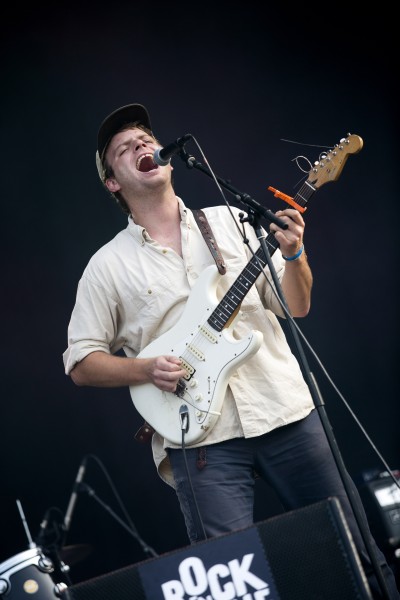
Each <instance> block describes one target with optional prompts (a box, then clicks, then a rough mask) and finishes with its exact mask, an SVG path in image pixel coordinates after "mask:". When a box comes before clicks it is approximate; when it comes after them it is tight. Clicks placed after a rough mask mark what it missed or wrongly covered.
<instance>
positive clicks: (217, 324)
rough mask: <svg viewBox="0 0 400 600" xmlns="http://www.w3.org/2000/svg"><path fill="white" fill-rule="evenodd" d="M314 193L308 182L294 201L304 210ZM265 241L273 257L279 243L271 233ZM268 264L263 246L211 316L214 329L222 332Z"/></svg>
mask: <svg viewBox="0 0 400 600" xmlns="http://www.w3.org/2000/svg"><path fill="white" fill-rule="evenodd" d="M314 192H315V188H314V187H313V186H312V185H311V184H310V182H309V181H306V182H305V183H304V184H303V186H302V187H301V189H300V190H299V191H298V192H297V194H296V195H295V197H294V201H295V202H296V204H298V205H299V206H301V207H302V208H305V207H306V205H307V202H308V200H309V199H310V198H311V196H312V195H313V193H314ZM265 241H266V245H267V248H268V249H269V254H270V256H272V255H273V254H274V252H275V250H276V249H277V248H279V243H278V241H277V240H276V237H275V235H274V234H273V233H271V232H270V233H269V234H268V236H267V238H266V240H265ZM266 264H267V263H266V260H265V256H264V250H263V248H262V246H260V247H259V248H258V250H257V252H255V254H254V255H253V256H252V257H251V259H250V261H249V262H248V263H247V265H246V266H245V268H244V269H243V271H242V272H241V273H240V275H239V277H238V278H237V279H236V280H235V282H234V283H233V284H232V285H231V287H230V288H229V290H228V291H227V292H226V294H225V296H224V297H223V298H222V300H221V302H220V303H219V304H218V306H217V307H216V308H215V310H214V311H213V312H212V314H211V316H210V317H209V318H208V319H207V322H208V324H209V325H211V327H213V329H215V330H216V331H222V329H223V328H224V327H225V326H226V324H227V323H228V321H229V319H231V317H232V315H233V314H234V313H235V311H236V310H237V308H238V307H239V306H240V304H241V303H242V302H243V299H244V298H245V296H246V294H247V293H248V292H249V291H250V288H251V287H252V285H253V284H254V283H255V281H256V279H257V278H258V276H259V275H260V273H261V271H262V270H263V268H264V267H265V265H266Z"/></svg>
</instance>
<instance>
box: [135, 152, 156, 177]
mask: <svg viewBox="0 0 400 600" xmlns="http://www.w3.org/2000/svg"><path fill="white" fill-rule="evenodd" d="M136 168H137V170H138V171H141V172H142V173H148V172H149V171H153V169H157V165H156V163H155V162H154V160H153V154H142V156H139V158H138V159H137V161H136Z"/></svg>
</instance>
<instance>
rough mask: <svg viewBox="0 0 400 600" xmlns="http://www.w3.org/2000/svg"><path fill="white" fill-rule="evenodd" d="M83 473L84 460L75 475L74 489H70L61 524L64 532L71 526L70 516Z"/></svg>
mask: <svg viewBox="0 0 400 600" xmlns="http://www.w3.org/2000/svg"><path fill="white" fill-rule="evenodd" d="M85 471H86V458H84V459H83V461H82V463H81V465H80V467H79V470H78V473H77V475H76V479H75V483H74V487H73V488H72V493H71V497H70V499H69V502H68V507H67V510H66V513H65V517H64V523H63V530H64V531H68V530H69V527H70V525H71V519H72V515H73V512H74V509H75V504H76V501H77V499H78V492H79V487H80V484H81V483H82V480H83V477H84V475H85Z"/></svg>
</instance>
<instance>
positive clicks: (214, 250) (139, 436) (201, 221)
mask: <svg viewBox="0 0 400 600" xmlns="http://www.w3.org/2000/svg"><path fill="white" fill-rule="evenodd" d="M192 212H193V215H194V218H195V219H196V223H197V225H198V226H199V229H200V231H201V233H202V234H203V237H204V239H205V241H206V244H207V246H208V247H209V249H210V252H211V254H212V257H213V259H214V260H215V264H216V265H217V268H218V271H219V273H220V274H221V275H225V273H226V266H225V263H224V259H223V258H222V254H221V251H220V249H219V247H218V244H217V241H216V239H215V238H214V236H213V232H212V230H211V227H210V224H209V222H208V220H207V217H206V215H205V214H204V212H203V211H202V210H201V209H199V210H193V211H192ZM153 433H154V429H153V427H152V426H151V425H149V424H148V423H147V421H145V422H144V423H143V425H142V426H141V427H140V428H139V429H138V430H137V432H136V433H135V440H136V441H137V442H141V443H142V444H144V443H146V442H150V441H151V438H152V437H153Z"/></svg>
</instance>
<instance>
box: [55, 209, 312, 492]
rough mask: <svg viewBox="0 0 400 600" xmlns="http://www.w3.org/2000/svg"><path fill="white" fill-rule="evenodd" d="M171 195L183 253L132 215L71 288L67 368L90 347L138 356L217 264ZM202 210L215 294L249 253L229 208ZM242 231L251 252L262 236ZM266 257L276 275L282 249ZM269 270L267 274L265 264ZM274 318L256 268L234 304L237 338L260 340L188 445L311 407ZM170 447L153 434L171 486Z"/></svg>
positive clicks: (272, 301)
mask: <svg viewBox="0 0 400 600" xmlns="http://www.w3.org/2000/svg"><path fill="white" fill-rule="evenodd" d="M177 202H178V203H179V208H180V214H181V233H182V255H183V258H181V257H180V256H178V255H177V254H176V253H175V252H174V251H173V250H171V249H169V248H164V247H162V246H161V245H160V244H158V243H157V242H156V241H155V240H152V239H151V238H150V237H149V235H148V234H147V232H146V230H145V229H144V228H143V227H141V226H139V225H137V224H135V222H134V221H133V219H132V218H131V217H129V219H128V226H127V227H126V229H124V230H123V231H121V232H120V233H118V234H117V235H116V236H115V238H114V239H112V240H111V241H110V242H109V243H107V244H106V245H104V246H103V247H102V248H100V249H99V250H98V251H97V252H96V253H95V254H94V255H93V257H92V258H91V260H90V261H89V263H88V265H87V267H86V269H85V271H84V273H83V275H82V278H81V280H80V282H79V285H78V291H77V296H76V303H75V306H74V309H73V312H72V315H71V320H70V323H69V327H68V348H67V349H66V351H65V352H64V355H63V360H64V366H65V372H66V374H69V373H70V371H71V370H72V369H73V367H74V365H75V364H76V363H77V362H79V361H81V360H82V359H83V358H85V356H87V355H88V354H90V353H91V352H94V351H103V352H107V353H110V354H114V353H116V352H117V351H119V350H121V349H123V351H124V352H125V354H126V356H128V357H136V356H137V355H138V354H139V353H140V352H141V351H142V350H143V348H145V347H146V346H147V345H148V344H149V343H150V342H152V341H153V340H155V339H156V338H158V337H159V336H161V335H162V334H164V333H165V332H167V331H168V330H169V329H170V328H171V327H172V326H174V325H175V324H176V323H177V322H178V321H179V318H180V316H181V314H182V311H183V309H184V306H185V304H186V302H187V299H188V297H189V295H190V294H191V291H192V288H193V286H194V285H195V284H196V281H197V278H198V277H199V275H200V273H201V272H202V271H203V270H204V269H205V268H206V267H207V266H209V265H212V264H215V263H214V260H213V257H212V255H211V253H210V250H209V248H208V247H207V245H206V243H205V241H204V238H203V236H202V234H201V232H200V230H199V228H198V226H197V224H196V221H195V219H194V217H193V214H192V212H191V211H190V210H189V209H187V208H186V207H185V205H184V203H183V202H182V200H181V199H180V198H177ZM203 210H204V212H205V214H206V215H207V219H208V221H209V224H210V226H211V229H212V231H213V234H214V237H215V239H216V240H217V242H218V245H219V248H220V250H221V253H222V256H223V258H224V262H225V264H226V267H227V272H226V274H225V275H221V276H220V279H219V281H218V288H217V292H218V297H222V296H223V295H224V294H225V293H226V291H227V290H228V289H229V288H230V286H231V285H232V284H233V283H234V281H235V280H236V279H237V277H238V276H239V274H240V273H241V271H242V270H243V268H244V267H245V266H246V265H247V263H248V262H249V260H250V258H251V256H252V255H251V253H250V251H249V250H248V248H247V247H246V246H245V244H244V243H243V241H242V237H241V236H240V233H239V231H238V228H237V226H236V225H235V222H234V220H233V219H232V216H231V213H230V211H229V210H228V208H227V207H226V206H218V207H210V208H205V209H203ZM232 212H233V214H234V216H235V218H236V222H237V223H239V217H238V214H239V212H243V211H240V210H239V209H237V208H234V207H233V208H232ZM239 227H240V229H241V228H242V225H240V224H239ZM246 236H247V237H248V239H249V240H250V246H251V248H252V249H253V250H254V251H256V250H257V249H258V247H259V242H258V240H257V239H256V237H255V234H254V231H253V229H252V228H251V227H249V226H248V224H246ZM272 260H273V263H274V266H275V269H276V272H277V275H278V277H279V279H280V280H281V279H282V276H283V272H284V268H285V261H284V260H283V259H282V256H281V253H280V250H279V249H278V250H276V252H275V253H274V254H273V257H272ZM266 272H267V275H268V280H269V281H271V276H270V274H269V272H268V268H266ZM276 315H278V316H279V317H282V316H283V311H282V308H281V306H280V304H279V301H278V300H277V298H276V296H275V294H274V293H273V291H272V287H271V285H270V284H269V283H268V281H267V279H266V278H265V277H264V276H263V275H262V274H260V276H259V277H258V278H257V280H256V283H255V284H254V285H253V286H252V288H251V289H250V291H249V292H248V293H247V295H246V296H245V298H244V301H243V302H242V304H241V316H240V319H239V320H238V321H237V323H236V324H235V335H237V336H238V337H239V338H240V337H242V336H244V335H245V334H246V332H248V331H249V330H258V331H260V332H261V333H262V335H263V342H262V344H261V347H260V349H259V350H258V351H257V353H256V354H255V355H253V356H252V357H251V358H250V359H248V360H247V362H246V363H245V364H243V365H242V366H240V367H239V368H238V369H237V370H236V371H235V372H234V374H233V375H232V376H231V378H230V380H229V385H228V387H227V391H226V396H225V399H224V401H223V404H222V410H221V416H220V417H219V418H218V419H217V421H216V424H215V425H214V426H213V428H212V429H211V431H210V433H209V434H208V435H207V437H206V438H205V439H204V440H202V441H201V442H199V443H198V444H194V445H193V446H196V445H197V446H205V445H208V444H212V443H216V442H221V441H224V440H227V439H231V438H234V437H243V436H244V437H246V438H250V437H254V436H258V435H262V434H264V433H267V432H269V431H271V430H273V429H275V428H277V427H281V426H282V425H286V424H288V423H292V422H294V421H297V420H299V419H302V418H303V417H305V416H307V415H308V414H309V413H310V411H311V410H312V408H313V407H314V404H313V401H312V397H311V395H310V392H309V389H308V387H307V385H306V383H305V381H304V379H303V376H302V374H301V370H300V367H299V365H298V362H297V360H296V358H295V357H294V355H293V354H292V352H291V350H290V348H289V345H288V343H287V341H286V338H285V335H284V332H283V330H282V328H281V325H280V323H279V320H278V318H277V316H276ZM165 354H168V352H167V351H166V352H165ZM167 446H173V444H171V443H170V442H167V441H166V440H164V439H163V438H162V437H161V436H160V435H159V434H158V433H155V434H154V436H153V440H152V450H153V457H154V461H155V464H156V466H157V468H158V472H159V474H160V476H161V477H162V478H163V479H164V480H165V481H166V482H167V483H169V484H170V485H172V486H173V478H172V474H171V471H170V468H169V462H168V459H167V456H166V452H165V448H166V447H167ZM193 446H192V447H193Z"/></svg>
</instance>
